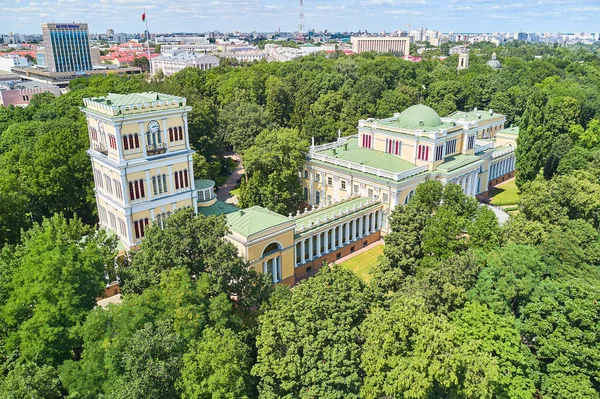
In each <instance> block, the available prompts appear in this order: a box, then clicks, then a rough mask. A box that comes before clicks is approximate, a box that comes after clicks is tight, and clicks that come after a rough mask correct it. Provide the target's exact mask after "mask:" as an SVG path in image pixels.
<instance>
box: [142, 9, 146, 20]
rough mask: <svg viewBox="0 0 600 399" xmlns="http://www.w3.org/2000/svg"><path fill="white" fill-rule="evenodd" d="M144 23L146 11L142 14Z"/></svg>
mask: <svg viewBox="0 0 600 399" xmlns="http://www.w3.org/2000/svg"><path fill="white" fill-rule="evenodd" d="M142 21H144V22H145V21H146V11H144V13H143V14H142Z"/></svg>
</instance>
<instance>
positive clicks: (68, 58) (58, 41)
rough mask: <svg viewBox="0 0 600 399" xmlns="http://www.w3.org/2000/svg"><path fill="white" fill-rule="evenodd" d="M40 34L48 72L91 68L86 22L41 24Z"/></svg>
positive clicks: (89, 69)
mask: <svg viewBox="0 0 600 399" xmlns="http://www.w3.org/2000/svg"><path fill="white" fill-rule="evenodd" d="M42 36H43V38H44V47H45V51H46V65H47V67H48V70H49V71H50V72H83V71H91V70H92V69H93V68H92V56H91V54H90V40H89V32H88V25H87V24H42Z"/></svg>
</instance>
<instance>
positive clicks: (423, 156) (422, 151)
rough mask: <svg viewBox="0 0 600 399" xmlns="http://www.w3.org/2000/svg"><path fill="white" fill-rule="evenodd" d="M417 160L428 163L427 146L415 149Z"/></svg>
mask: <svg viewBox="0 0 600 399" xmlns="http://www.w3.org/2000/svg"><path fill="white" fill-rule="evenodd" d="M417 159H420V160H421V161H429V146H426V145H419V147H418V148H417Z"/></svg>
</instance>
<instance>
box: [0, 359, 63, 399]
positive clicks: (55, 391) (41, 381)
mask: <svg viewBox="0 0 600 399" xmlns="http://www.w3.org/2000/svg"><path fill="white" fill-rule="evenodd" d="M64 395H65V389H64V388H63V386H62V384H61V382H60V379H59V378H58V373H57V372H56V369H55V368H54V367H52V366H37V365H36V364H35V363H34V362H21V363H18V364H16V365H15V366H14V368H13V369H12V370H10V371H9V373H8V375H7V376H6V377H5V378H4V380H3V381H2V383H1V384H0V398H1V399H39V398H44V399H60V398H64V397H65V396H64Z"/></svg>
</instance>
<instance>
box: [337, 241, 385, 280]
mask: <svg viewBox="0 0 600 399" xmlns="http://www.w3.org/2000/svg"><path fill="white" fill-rule="evenodd" d="M381 254H383V245H378V246H376V247H374V248H371V249H369V250H368V251H365V252H363V253H362V254H360V255H356V256H355V257H354V258H351V259H348V260H347V261H345V262H343V263H341V264H340V266H341V267H343V268H344V269H350V270H352V271H353V272H354V273H356V275H357V276H358V277H360V278H361V279H362V280H364V281H366V282H369V280H371V277H373V276H372V275H371V274H369V270H371V268H372V267H373V266H375V264H376V263H377V257H378V256H379V255H381Z"/></svg>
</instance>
